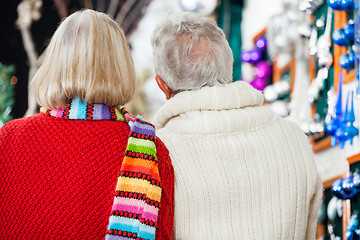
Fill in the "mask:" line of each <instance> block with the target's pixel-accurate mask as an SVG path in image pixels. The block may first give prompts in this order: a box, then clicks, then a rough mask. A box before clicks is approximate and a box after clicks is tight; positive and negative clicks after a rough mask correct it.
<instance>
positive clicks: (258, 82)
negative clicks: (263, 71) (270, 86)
mask: <svg viewBox="0 0 360 240" xmlns="http://www.w3.org/2000/svg"><path fill="white" fill-rule="evenodd" d="M250 85H251V86H253V87H254V88H255V89H257V90H259V91H263V90H264V89H265V87H266V80H265V79H263V78H256V79H255V80H253V81H252V82H250Z"/></svg>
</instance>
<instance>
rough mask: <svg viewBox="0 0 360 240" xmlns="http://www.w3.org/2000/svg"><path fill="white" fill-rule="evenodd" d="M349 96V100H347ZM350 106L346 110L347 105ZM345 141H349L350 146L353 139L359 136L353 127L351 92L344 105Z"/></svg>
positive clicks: (353, 115) (352, 97)
mask: <svg viewBox="0 0 360 240" xmlns="http://www.w3.org/2000/svg"><path fill="white" fill-rule="evenodd" d="M349 95H350V99H349ZM349 104H350V110H348V107H349V106H348V105H349ZM345 122H346V126H345V141H350V144H351V145H352V144H353V139H354V137H355V136H357V135H358V134H359V130H358V129H357V128H356V127H355V126H354V122H355V112H354V93H353V91H351V92H349V93H348V100H347V103H346V110H345Z"/></svg>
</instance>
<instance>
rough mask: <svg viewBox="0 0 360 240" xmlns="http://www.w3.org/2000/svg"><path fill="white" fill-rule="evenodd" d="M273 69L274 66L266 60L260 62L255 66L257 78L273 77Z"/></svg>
mask: <svg viewBox="0 0 360 240" xmlns="http://www.w3.org/2000/svg"><path fill="white" fill-rule="evenodd" d="M271 71H272V67H271V65H270V64H269V63H268V62H266V61H262V62H259V63H257V64H256V66H255V76H256V77H257V78H269V77H271Z"/></svg>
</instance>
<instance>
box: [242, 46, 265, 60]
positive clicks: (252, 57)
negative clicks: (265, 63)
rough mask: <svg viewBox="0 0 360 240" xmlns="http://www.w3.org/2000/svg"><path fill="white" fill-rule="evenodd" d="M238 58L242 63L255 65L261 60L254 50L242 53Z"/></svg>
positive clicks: (259, 53)
mask: <svg viewBox="0 0 360 240" xmlns="http://www.w3.org/2000/svg"><path fill="white" fill-rule="evenodd" d="M240 58H241V61H242V62H247V63H257V62H259V61H260V60H261V58H262V54H261V52H260V51H259V50H257V49H254V50H249V51H243V52H242V53H241V56H240Z"/></svg>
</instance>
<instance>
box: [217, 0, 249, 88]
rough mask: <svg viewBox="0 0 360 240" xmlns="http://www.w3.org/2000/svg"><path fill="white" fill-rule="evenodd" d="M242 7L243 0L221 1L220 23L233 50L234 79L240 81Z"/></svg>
mask: <svg viewBox="0 0 360 240" xmlns="http://www.w3.org/2000/svg"><path fill="white" fill-rule="evenodd" d="M242 8H243V1H242V0H223V1H221V4H220V8H219V15H218V25H219V27H220V28H222V29H223V31H224V33H225V35H226V37H227V39H228V41H229V45H230V48H231V50H232V52H233V57H234V67H233V81H238V80H240V78H241V61H240V53H241V19H242Z"/></svg>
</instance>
